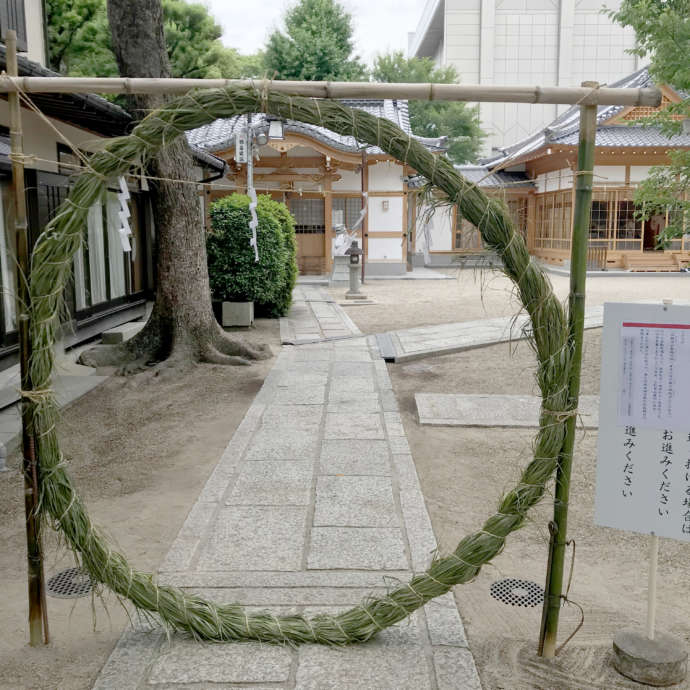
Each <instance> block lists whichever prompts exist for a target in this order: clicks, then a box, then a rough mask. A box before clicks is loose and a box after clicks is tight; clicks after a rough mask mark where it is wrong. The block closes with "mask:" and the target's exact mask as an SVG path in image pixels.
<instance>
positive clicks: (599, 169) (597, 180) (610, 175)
mask: <svg viewBox="0 0 690 690" xmlns="http://www.w3.org/2000/svg"><path fill="white" fill-rule="evenodd" d="M622 184H625V166H624V165H595V166H594V186H595V187H597V186H599V187H601V186H606V185H616V186H620V185H622Z"/></svg>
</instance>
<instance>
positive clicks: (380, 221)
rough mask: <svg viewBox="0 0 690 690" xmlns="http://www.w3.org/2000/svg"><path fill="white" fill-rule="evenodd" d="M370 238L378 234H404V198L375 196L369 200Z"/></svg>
mask: <svg viewBox="0 0 690 690" xmlns="http://www.w3.org/2000/svg"><path fill="white" fill-rule="evenodd" d="M368 227H369V236H371V235H372V233H377V232H393V231H397V232H402V230H403V197H401V196H373V197H371V198H370V199H369V225H368Z"/></svg>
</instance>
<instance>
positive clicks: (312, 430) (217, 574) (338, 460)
mask: <svg viewBox="0 0 690 690" xmlns="http://www.w3.org/2000/svg"><path fill="white" fill-rule="evenodd" d="M372 342H373V339H366V338H354V339H350V340H342V341H333V342H323V343H320V344H317V345H305V346H304V347H300V348H283V350H282V352H281V353H280V355H279V357H278V359H277V362H276V365H275V367H274V368H273V370H272V371H271V372H270V374H269V376H268V377H267V378H266V381H265V383H264V386H263V387H262V389H261V390H260V392H259V393H258V395H257V397H256V399H255V401H254V403H253V404H252V406H251V407H250V408H249V410H248V412H247V414H246V416H245V418H244V420H243V422H242V423H241V425H240V426H239V428H238V429H237V431H236V433H235V435H234V437H233V439H232V440H231V442H230V444H229V445H228V447H227V449H226V451H225V452H224V454H223V456H222V458H221V460H220V462H219V464H218V466H217V467H216V469H215V470H214V472H213V474H212V475H211V477H210V479H209V480H208V482H207V484H206V486H205V488H204V489H203V491H202V493H201V495H200V497H199V500H198V501H197V503H196V504H195V505H194V507H193V508H192V510H191V512H190V513H189V516H188V518H187V520H186V522H185V523H184V525H183V527H182V529H181V531H180V533H179V535H178V537H177V539H176V540H175V542H174V543H173V545H172V547H171V549H170V552H169V553H168V555H167V557H166V559H165V561H164V562H163V564H162V566H161V568H160V581H161V582H164V583H169V584H174V585H178V586H181V587H185V588H187V589H188V590H190V591H195V592H199V593H201V594H203V595H204V596H209V597H212V598H214V599H215V600H217V601H223V602H240V603H242V604H246V605H248V606H252V607H270V609H271V610H272V611H274V612H288V611H291V612H294V611H299V612H303V613H305V614H309V615H313V614H314V613H317V612H335V611H338V610H341V609H342V608H343V607H347V606H350V605H353V604H357V603H358V602H360V601H361V600H362V598H363V597H366V596H368V595H370V594H374V595H376V594H383V593H384V592H385V591H386V587H387V586H394V585H395V584H396V583H397V582H398V581H403V582H404V581H406V580H407V579H408V578H409V577H410V575H411V574H412V573H413V572H420V571H423V570H424V569H425V568H426V567H427V565H428V563H429V561H430V559H431V554H432V552H433V551H434V549H435V548H436V540H435V538H434V534H433V531H432V528H431V522H430V520H429V516H428V513H427V510H426V507H425V504H424V499H423V496H422V492H421V488H420V485H419V480H418V477H417V474H416V470H415V465H414V462H413V459H412V455H411V454H410V448H409V446H408V443H407V439H406V437H405V432H404V429H403V426H402V423H401V419H400V415H399V413H398V406H397V403H396V400H395V396H394V394H393V391H392V389H391V382H390V378H389V376H388V372H387V369H386V364H385V363H384V361H383V360H382V359H381V358H380V355H379V353H378V352H377V351H376V348H375V346H374V347H373V348H371V349H370V344H371V343H372ZM238 685H239V686H241V687H245V686H251V687H261V688H299V689H300V690H307V689H313V690H324V689H326V688H337V689H339V690H340V689H343V690H346V689H348V688H352V689H356V690H361V689H364V688H370V689H372V690H384V689H385V688H390V689H395V690H399V689H407V688H409V689H410V690H423V689H426V688H429V689H431V688H437V689H439V690H445V689H448V690H451V689H459V688H462V689H463V690H474V689H476V688H480V687H481V686H480V683H479V678H478V676H477V672H476V669H475V665H474V660H473V658H472V654H471V652H470V650H469V649H468V647H467V641H466V638H465V634H464V630H463V626H462V622H461V620H460V617H459V615H458V611H457V608H456V606H455V602H454V599H453V597H452V594H447V595H445V596H444V597H441V598H440V599H438V600H435V601H434V602H431V603H430V604H428V605H427V606H426V607H425V608H424V609H423V610H420V611H418V612H416V613H415V614H414V615H413V616H412V617H411V618H410V619H409V620H407V621H405V622H403V623H402V624H400V625H398V626H395V627H394V628H391V629H389V630H386V631H384V632H382V633H381V634H380V635H379V636H378V637H377V638H376V639H374V640H372V641H370V642H368V643H366V644H361V645H355V646H350V647H346V648H339V649H332V648H328V647H324V646H319V645H305V646H301V647H298V648H289V647H286V646H285V647H283V646H271V645H262V644H259V643H251V642H250V643H241V644H239V643H237V644H201V643H198V642H194V641H191V640H187V639H184V638H183V637H182V636H180V635H173V636H171V638H170V639H167V638H166V635H165V633H163V632H162V631H160V630H153V631H150V630H149V631H147V630H146V629H140V630H129V631H127V632H126V633H125V634H124V636H123V637H122V639H121V641H120V642H119V643H118V645H117V647H116V649H115V650H114V652H113V654H112V655H111V657H110V659H109V660H108V662H107V663H106V665H105V666H104V668H103V670H102V672H101V674H100V676H99V678H98V679H97V681H96V684H95V688H97V689H98V690H128V689H132V690H133V689H135V688H136V689H143V688H155V690H164V689H171V690H172V689H173V688H174V689H177V690H181V689H182V688H210V687H213V688H214V689H215V688H230V687H233V688H234V687H237V686H238Z"/></svg>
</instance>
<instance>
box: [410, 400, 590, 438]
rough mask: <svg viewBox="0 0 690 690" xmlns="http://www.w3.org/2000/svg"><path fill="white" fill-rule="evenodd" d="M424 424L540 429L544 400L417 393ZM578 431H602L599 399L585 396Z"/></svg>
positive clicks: (416, 401) (420, 414) (581, 403)
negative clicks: (540, 413)
mask: <svg viewBox="0 0 690 690" xmlns="http://www.w3.org/2000/svg"><path fill="white" fill-rule="evenodd" d="M414 399H415V404H416V405H417V415H418V417H419V423H420V424H430V425H434V426H478V427H538V426H539V410H540V409H541V398H539V397H537V396H534V395H464V394H458V393H415V396H414ZM577 425H578V427H581V428H584V429H597V428H598V427H599V396H598V395H581V396H580V404H579V414H578V419H577Z"/></svg>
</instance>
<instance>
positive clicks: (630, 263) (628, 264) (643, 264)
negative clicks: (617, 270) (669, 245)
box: [623, 252, 682, 273]
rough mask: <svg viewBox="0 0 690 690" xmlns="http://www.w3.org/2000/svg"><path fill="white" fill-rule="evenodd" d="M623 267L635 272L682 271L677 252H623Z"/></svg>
mask: <svg viewBox="0 0 690 690" xmlns="http://www.w3.org/2000/svg"><path fill="white" fill-rule="evenodd" d="M623 268H626V269H627V270H628V271H632V272H634V273H651V272H665V273H670V272H675V271H680V269H681V268H682V266H681V259H680V257H679V256H678V255H677V254H667V253H665V252H642V253H639V254H623Z"/></svg>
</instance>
